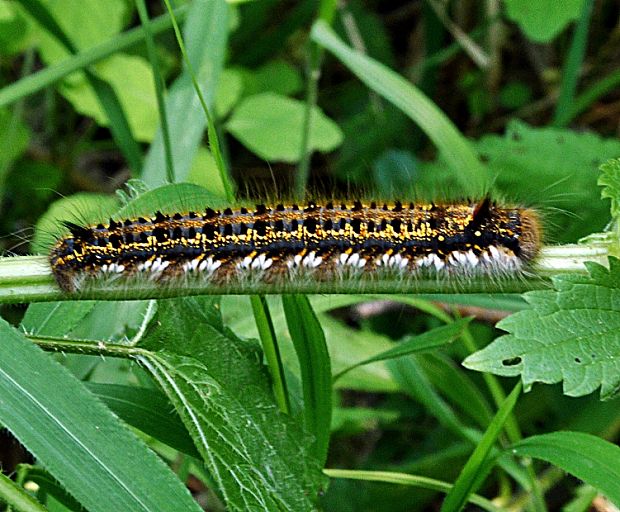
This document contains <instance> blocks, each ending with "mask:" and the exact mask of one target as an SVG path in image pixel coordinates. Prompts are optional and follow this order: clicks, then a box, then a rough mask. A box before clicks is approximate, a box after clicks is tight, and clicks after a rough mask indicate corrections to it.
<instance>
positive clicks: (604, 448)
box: [510, 432, 620, 505]
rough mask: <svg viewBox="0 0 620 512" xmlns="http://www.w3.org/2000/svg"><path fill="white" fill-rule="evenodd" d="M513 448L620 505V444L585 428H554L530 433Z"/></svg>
mask: <svg viewBox="0 0 620 512" xmlns="http://www.w3.org/2000/svg"><path fill="white" fill-rule="evenodd" d="M510 452H511V453H512V454H514V455H520V456H526V457H534V458H536V459H542V460H545V461H547V462H550V463H551V464H554V465H555V466H558V467H559V468H561V469H563V470H564V471H567V472H568V473H571V474H572V475H575V476H576V477H577V478H579V479H580V480H583V481H584V482H586V483H588V484H590V485H591V486H592V487H596V488H597V489H599V490H600V491H601V492H602V493H603V494H604V495H605V496H607V498H609V499H610V500H611V501H612V502H613V503H614V504H616V505H620V447H618V446H617V445H614V444H612V443H610V442H609V441H605V440H604V439H601V438H600V437H596V436H593V435H590V434H584V433H583V432H551V433H549V434H542V435H539V436H532V437H528V438H526V439H524V440H523V441H520V442H518V443H517V444H515V445H513V446H512V449H511V450H510Z"/></svg>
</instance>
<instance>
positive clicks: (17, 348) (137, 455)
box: [0, 320, 200, 512]
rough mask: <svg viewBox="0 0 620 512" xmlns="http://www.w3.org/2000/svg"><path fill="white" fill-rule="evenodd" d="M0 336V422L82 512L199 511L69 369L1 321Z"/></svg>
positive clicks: (163, 468)
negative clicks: (76, 503) (133, 511)
mask: <svg viewBox="0 0 620 512" xmlns="http://www.w3.org/2000/svg"><path fill="white" fill-rule="evenodd" d="M0 332H1V333H2V343H1V344H0V397H1V398H0V422H1V423H2V424H3V425H4V426H5V427H7V428H8V429H9V430H10V431H11V432H13V434H14V435H15V436H16V437H17V438H18V439H19V440H20V441H21V442H22V443H23V444H24V446H26V447H27V448H28V450H29V451H30V452H32V453H33V454H34V455H35V457H36V458H37V459H38V460H39V462H40V463H41V464H42V465H43V466H44V467H46V468H47V469H48V470H49V471H50V473H51V474H52V475H54V477H55V478H57V479H58V480H59V481H60V482H61V483H62V485H63V486H64V487H65V488H66V489H67V490H68V491H69V492H70V493H72V494H73V495H74V496H75V497H76V498H77V499H78V500H79V501H80V502H81V503H82V504H83V505H84V506H85V507H86V508H88V509H89V510H92V511H94V512H98V511H101V512H104V511H105V512H108V511H118V510H145V511H147V510H148V511H152V510H162V511H163V510H173V509H176V508H179V507H182V508H183V509H186V510H196V511H197V510H200V509H199V507H198V505H197V504H196V503H195V502H194V501H193V500H192V499H191V497H190V495H189V493H188V491H187V489H185V487H184V486H183V485H182V484H181V482H179V480H177V479H176V477H175V476H174V475H173V474H172V472H171V471H170V469H169V468H168V467H167V466H166V465H164V464H163V463H162V462H161V460H160V459H159V458H158V457H156V456H155V454H153V452H151V451H150V450H149V449H148V448H146V446H145V445H144V444H143V443H142V442H141V441H139V440H138V439H137V438H136V437H135V435H134V434H132V433H131V432H130V431H129V430H128V429H127V428H125V427H124V426H123V425H122V424H121V423H119V421H118V419H117V418H116V417H115V416H114V415H113V414H112V413H111V412H110V411H109V410H108V409H107V408H106V407H104V406H103V405H102V404H101V402H99V401H98V400H96V399H94V398H93V396H92V395H91V394H90V393H89V392H87V391H86V390H85V389H84V387H83V386H82V385H81V384H80V383H79V381H77V380H76V379H75V378H74V377H73V376H72V375H71V374H70V373H69V372H68V371H67V370H66V369H64V368H63V367H62V366H60V365H59V364H58V363H56V362H55V361H54V360H53V359H52V358H51V357H49V356H47V355H45V354H44V353H43V352H42V351H41V350H39V349H38V348H37V347H35V346H34V345H32V344H31V343H30V342H29V341H28V340H26V339H25V338H24V337H23V336H22V335H21V334H20V333H19V332H17V331H16V330H15V329H14V328H12V327H10V326H9V325H8V324H7V323H6V322H5V321H4V320H2V321H0ZM93 482H96V483H97V485H96V486H93Z"/></svg>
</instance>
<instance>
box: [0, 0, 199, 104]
mask: <svg viewBox="0 0 620 512" xmlns="http://www.w3.org/2000/svg"><path fill="white" fill-rule="evenodd" d="M174 12H175V14H176V15H177V18H178V19H184V18H185V15H186V14H187V6H185V5H183V6H181V7H179V8H178V9H176V10H175V11H174ZM170 26H171V22H170V17H169V16H168V15H167V14H165V15H162V16H158V17H157V18H156V19H154V20H153V21H152V23H151V31H152V32H153V34H154V35H157V34H160V33H161V32H164V31H165V30H168V29H169V28H170ZM143 39H144V29H143V28H142V27H137V28H134V29H131V30H128V31H127V32H124V33H123V34H119V35H118V36H116V37H114V38H112V39H110V40H109V41H106V42H104V43H101V44H98V45H97V46H93V47H91V48H88V49H87V50H84V51H82V52H80V53H78V54H76V55H74V56H72V57H69V58H68V59H66V60H63V61H62V62H59V63H58V64H54V65H53V66H48V67H46V68H45V69H42V70H41V71H38V72H37V73H34V74H32V75H29V76H26V77H24V78H21V79H20V80H18V81H17V82H14V83H12V84H9V85H7V86H6V87H3V88H2V89H0V107H4V106H6V105H10V104H11V103H14V102H15V101H18V100H19V99H20V98H23V97H25V96H28V95H30V94H34V93H35V92H38V91H40V90H42V89H45V88H46V87H49V86H51V85H53V84H55V83H56V82H58V81H59V80H62V79H63V78H65V77H66V76H68V75H70V74H71V73H74V72H76V71H79V70H81V69H84V68H86V67H88V66H91V65H93V64H95V63H97V62H99V61H100V60H102V59H105V58H106V57H109V56H110V55H112V54H113V53H115V52H121V51H123V50H127V49H128V48H132V47H133V46H135V45H137V44H138V43H140V42H142V40H143Z"/></svg>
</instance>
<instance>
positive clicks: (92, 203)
mask: <svg viewBox="0 0 620 512" xmlns="http://www.w3.org/2000/svg"><path fill="white" fill-rule="evenodd" d="M117 209H118V199H117V198H116V197H114V196H112V195H105V194H92V193H88V192H80V193H78V194H74V195H72V196H68V197H63V198H62V199H59V200H58V201H55V202H54V203H52V205H51V206H50V207H49V209H48V210H47V212H45V214H44V215H43V216H42V217H41V218H40V219H39V221H38V222H37V225H36V226H35V232H34V237H33V240H32V244H31V248H32V251H33V252H34V253H43V254H45V253H47V252H48V251H49V250H50V248H51V246H52V244H53V243H54V242H55V241H56V239H57V238H58V237H59V236H61V235H63V234H64V233H66V232H67V229H66V228H65V227H64V226H62V222H63V221H68V222H75V223H76V224H91V223H93V222H100V221H102V220H104V219H107V218H108V217H109V216H110V215H111V214H112V213H113V212H114V211H116V210H117Z"/></svg>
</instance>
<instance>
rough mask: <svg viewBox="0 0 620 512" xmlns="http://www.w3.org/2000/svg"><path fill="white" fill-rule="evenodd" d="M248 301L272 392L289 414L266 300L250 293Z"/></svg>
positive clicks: (282, 408)
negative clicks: (269, 375) (252, 312)
mask: <svg viewBox="0 0 620 512" xmlns="http://www.w3.org/2000/svg"><path fill="white" fill-rule="evenodd" d="M250 301H251V302H252V310H253V311H254V319H255V320H256V327H257V329H258V334H259V336H260V340H261V343H262V345H263V352H264V353H265V359H266V360H267V366H268V368H269V373H270V374H271V381H272V385H273V394H274V396H275V399H276V402H277V404H278V407H279V408H280V410H281V411H282V412H284V413H286V414H289V413H290V409H291V406H290V402H289V395H288V389H287V388H286V378H285V375H284V364H283V363H282V358H281V357H280V349H279V348H278V341H277V339H276V333H275V329H274V328H273V322H272V321H271V314H270V313H269V306H268V305H267V300H265V297H264V296H263V295H251V296H250Z"/></svg>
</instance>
